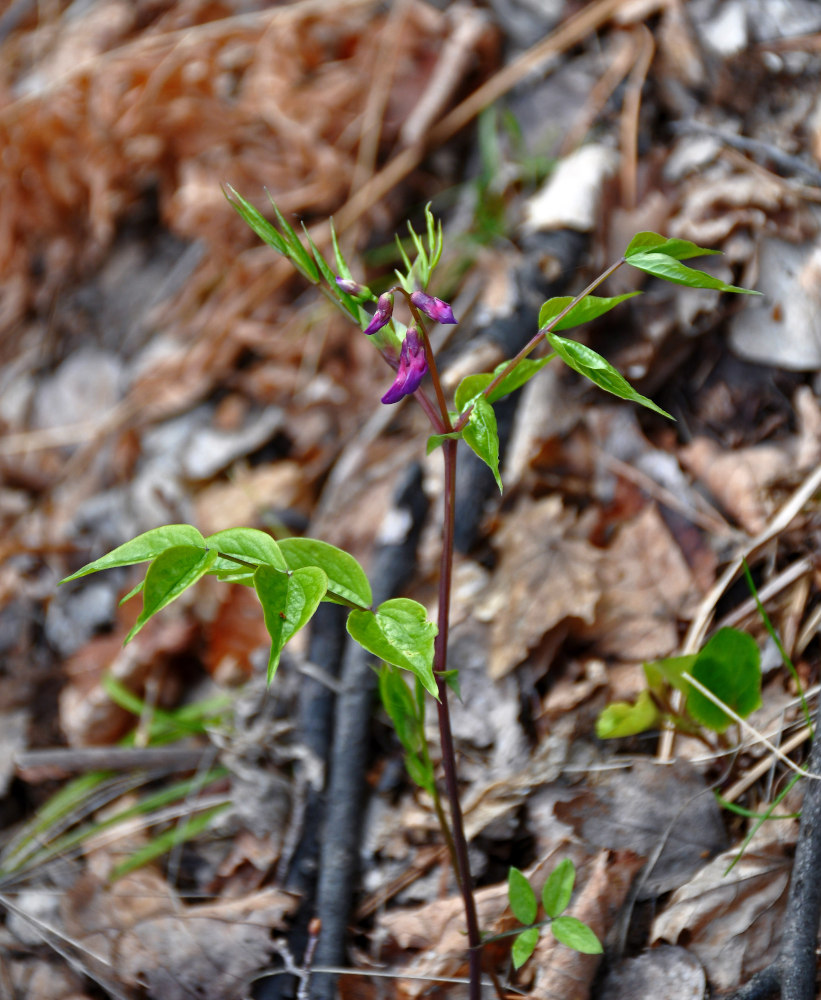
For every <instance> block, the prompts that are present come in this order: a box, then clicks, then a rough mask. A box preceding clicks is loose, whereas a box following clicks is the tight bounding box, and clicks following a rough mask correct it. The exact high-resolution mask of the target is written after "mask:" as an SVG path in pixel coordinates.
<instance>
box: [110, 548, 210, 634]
mask: <svg viewBox="0 0 821 1000" xmlns="http://www.w3.org/2000/svg"><path fill="white" fill-rule="evenodd" d="M216 558H217V553H216V550H215V549H208V550H207V551H206V550H204V549H202V548H200V546H198V545H175V546H174V547H173V548H170V549H166V550H165V551H164V552H161V553H160V554H159V555H158V556H157V558H156V559H155V560H154V562H152V563H151V565H150V566H149V567H148V572H147V573H146V574H145V587H144V588H143V609H142V611H141V612H140V616H139V618H138V619H137V621H136V622H135V623H134V627H133V628H132V629H131V631H130V632H129V633H128V635H127V636H126V637H125V641H126V643H129V642H131V640H132V639H133V638H134V636H135V635H136V634H137V633H138V632H139V631H140V629H141V628H142V627H143V625H145V623H146V622H147V621H148V619H149V618H151V617H152V616H153V615H155V614H157V612H158V611H162V609H163V608H165V607H167V606H168V605H169V604H170V603H171V602H172V601H175V600H176V599H177V598H178V597H179V596H180V594H182V593H183V591H185V590H187V589H188V588H189V587H190V586H192V584H195V583H196V582H197V580H199V579H200V578H201V577H203V576H205V574H206V573H207V572H208V570H209V569H210V568H211V566H212V565H213V563H214V560H215V559H216Z"/></svg>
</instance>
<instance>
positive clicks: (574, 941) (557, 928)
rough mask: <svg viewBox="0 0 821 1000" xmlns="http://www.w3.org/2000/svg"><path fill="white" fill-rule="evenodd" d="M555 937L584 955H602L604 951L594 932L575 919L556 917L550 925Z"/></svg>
mask: <svg viewBox="0 0 821 1000" xmlns="http://www.w3.org/2000/svg"><path fill="white" fill-rule="evenodd" d="M550 930H551V931H552V932H553V937H554V938H556V940H557V941H560V942H561V943H562V944H566V945H567V947H568V948H573V949H574V951H580V952H581V953H582V954H583V955H601V954H602V952H603V951H604V949H603V948H602V946H601V941H599V939H598V938H597V937H596V935H595V934H594V933H593V931H591V930H590V928H589V927H588V926H587V924H583V923H582V922H581V920H577V919H576V918H575V917H556V919H555V920H554V921H552V922H551V924H550Z"/></svg>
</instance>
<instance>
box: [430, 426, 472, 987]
mask: <svg viewBox="0 0 821 1000" xmlns="http://www.w3.org/2000/svg"><path fill="white" fill-rule="evenodd" d="M442 449H443V453H444V459H445V489H444V503H445V510H444V515H445V517H444V525H443V527H442V558H441V563H440V574H439V619H438V625H439V632H438V634H437V636H436V643H435V645H434V660H433V665H434V669H435V671H436V684H437V687H438V689H439V701H438V703H437V710H438V712H439V740H440V743H441V747H442V768H443V770H444V772H445V788H446V790H447V796H448V802H449V803H450V813H451V826H452V834H453V845H454V849H455V854H456V864H457V872H456V874H457V877H458V879H459V888H460V890H461V893H462V900H463V902H464V907H465V920H466V923H467V932H468V948H469V951H468V963H469V970H470V994H469V995H470V1000H480V997H481V989H482V954H481V943H482V941H481V937H480V934H479V921H478V919H477V916H476V902H475V900H474V898H473V885H472V879H471V876H470V862H469V860H468V845H467V840H466V839H465V827H464V823H463V821H462V807H461V805H460V804H459V784H458V781H457V779H456V754H455V752H454V749H453V733H452V731H451V727H450V709H449V707H448V686H447V683H446V682H445V679H444V672H445V671H446V670H447V658H448V629H449V627H450V591H451V583H452V580H453V520H454V510H455V500H456V441H453V440H448V441H445V442H443V444H442Z"/></svg>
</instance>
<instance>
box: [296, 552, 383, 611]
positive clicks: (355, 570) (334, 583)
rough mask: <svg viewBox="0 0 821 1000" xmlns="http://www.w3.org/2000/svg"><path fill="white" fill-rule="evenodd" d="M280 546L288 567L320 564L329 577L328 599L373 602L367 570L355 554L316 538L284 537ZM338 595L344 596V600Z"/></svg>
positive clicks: (361, 605) (358, 604) (363, 604)
mask: <svg viewBox="0 0 821 1000" xmlns="http://www.w3.org/2000/svg"><path fill="white" fill-rule="evenodd" d="M279 549H280V551H281V552H282V554H283V556H284V557H285V562H286V563H287V564H288V569H294V570H295V569H300V568H301V567H303V566H318V567H319V568H320V569H321V570H323V571H324V572H325V574H326V576H327V577H328V593H327V594H326V595H325V600H328V601H334V602H335V603H337V604H353V605H355V606H356V607H358V608H368V607H370V605H371V602H372V601H373V594H372V593H371V585H370V583H368V578H367V576H365V571H364V570H363V569H362V567H361V566H360V565H359V563H358V562H357V561H356V559H354V557H353V556H352V555H349V554H348V553H347V552H343V551H342V549H338V548H336V546H334V545H329V544H328V543H327V542H321V541H319V539H317V538H283V539H282V540H281V541H280V542H279ZM337 598H342V600H341V601H339V600H337Z"/></svg>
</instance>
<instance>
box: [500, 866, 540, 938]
mask: <svg viewBox="0 0 821 1000" xmlns="http://www.w3.org/2000/svg"><path fill="white" fill-rule="evenodd" d="M507 899H508V902H509V903H510V909H511V911H512V912H513V916H514V917H515V918H516V919H517V920H518V921H519V923H520V924H532V923H533V922H534V920H535V919H536V911H537V909H538V904H537V902H536V893H535V892H534V891H533V889H532V888H531V886H530V883H529V882H528V880H527V879H526V878H525V876H524V875H523V874H522V872H520V871H519V869H518V868H512V867H511V868H510V870H509V871H508V873H507Z"/></svg>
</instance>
